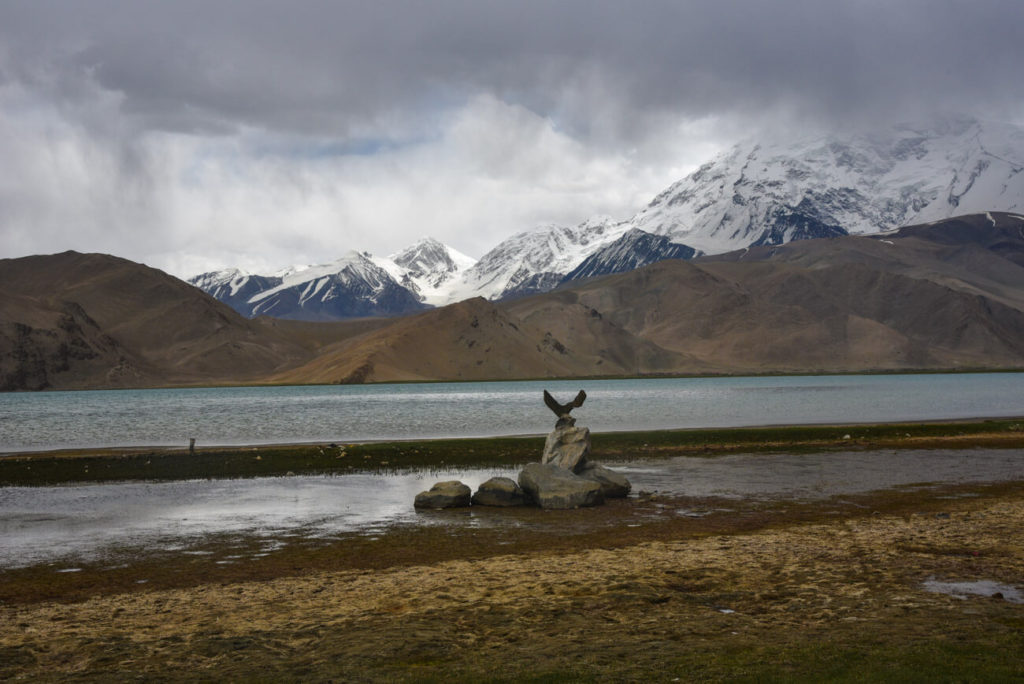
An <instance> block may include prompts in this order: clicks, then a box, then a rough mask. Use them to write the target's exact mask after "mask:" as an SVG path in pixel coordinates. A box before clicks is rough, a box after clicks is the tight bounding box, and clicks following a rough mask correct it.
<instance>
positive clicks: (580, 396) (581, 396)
mask: <svg viewBox="0 0 1024 684" xmlns="http://www.w3.org/2000/svg"><path fill="white" fill-rule="evenodd" d="M586 398H587V393H586V392H584V391H583V390H580V393H579V394H577V395H576V398H575V399H573V400H572V405H573V407H574V408H579V407H580V406H583V401H584V400H585V399H586Z"/></svg>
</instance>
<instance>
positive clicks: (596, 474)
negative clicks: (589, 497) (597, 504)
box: [576, 463, 633, 499]
mask: <svg viewBox="0 0 1024 684" xmlns="http://www.w3.org/2000/svg"><path fill="white" fill-rule="evenodd" d="M576 475H577V476H579V477H581V478H583V479H584V480H591V481H593V482H596V483H598V484H599V485H601V491H602V492H603V493H604V498H606V499H623V498H625V497H627V496H629V490H630V489H632V487H633V486H632V485H631V484H630V483H629V480H628V479H626V476H625V475H623V474H622V473H617V472H615V471H614V470H611V469H609V468H605V467H604V466H603V465H598V464H596V463H587V464H586V465H585V466H583V467H582V468H579V469H577V471H576Z"/></svg>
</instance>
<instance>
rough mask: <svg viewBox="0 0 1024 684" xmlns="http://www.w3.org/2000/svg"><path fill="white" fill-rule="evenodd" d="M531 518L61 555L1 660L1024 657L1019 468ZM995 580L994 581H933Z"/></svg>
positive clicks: (725, 670) (174, 662)
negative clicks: (244, 549)
mask: <svg viewBox="0 0 1024 684" xmlns="http://www.w3.org/2000/svg"><path fill="white" fill-rule="evenodd" d="M456 515H457V514H456ZM521 515H522V520H523V522H524V524H522V525H520V526H517V527H499V526H490V527H487V526H484V527H470V526H465V525H463V526H456V525H435V526H421V527H416V528H412V529H407V530H405V531H404V532H403V531H396V532H394V533H393V534H384V535H380V536H377V537H376V538H373V537H359V538H352V539H349V540H347V541H346V540H337V541H334V542H331V543H328V544H325V545H321V546H319V547H310V546H304V545H302V544H299V545H295V546H291V547H285V548H280V549H277V550H271V551H270V552H269V553H268V555H266V556H263V557H260V558H251V559H248V560H238V561H237V562H235V563H231V564H224V565H218V564H217V560H214V559H218V558H219V559H223V558H221V556H223V555H224V554H225V553H226V551H227V550H226V549H224V548H221V547H219V545H218V543H216V542H215V541H211V544H210V546H209V547H208V548H207V549H206V550H207V551H208V552H209V555H205V556H203V555H197V556H184V555H180V554H179V555H177V556H176V557H173V558H170V559H168V560H165V561H164V562H163V563H161V564H156V565H153V564H151V565H147V564H145V563H141V564H136V565H132V564H131V563H128V566H127V567H126V568H122V569H120V570H108V571H107V574H106V575H104V572H103V571H101V570H100V569H98V568H94V567H88V566H87V567H83V568H82V569H81V570H79V571H78V572H71V573H60V574H58V573H53V574H51V575H50V577H51V578H53V580H54V582H55V583H51V584H49V585H48V586H49V589H48V590H49V591H52V592H55V595H54V596H52V597H50V598H46V597H45V596H44V595H43V594H44V593H45V591H47V589H46V588H45V587H43V586H41V585H40V583H39V577H38V576H37V575H34V574H31V573H28V571H8V572H6V573H4V574H3V576H2V577H3V584H4V585H6V587H5V588H4V592H5V594H4V596H3V599H2V600H3V604H2V605H0V678H5V679H11V680H19V679H21V680H26V681H40V680H43V681H53V680H63V679H68V678H75V679H82V680H85V681H90V680H95V681H109V680H119V681H120V680H125V679H130V678H142V679H146V680H152V681H161V680H168V681H170V680H183V679H190V680H194V679H197V678H198V679H211V680H224V679H233V680H264V681H269V680H275V681H276V680H293V681H330V680H333V681H434V680H446V681H479V680H495V681H502V680H528V681H533V680H538V679H539V680H543V681H563V680H566V679H576V680H594V681H597V680H601V681H607V680H609V679H611V680H618V681H651V680H660V681H671V680H673V679H675V678H676V677H679V678H680V680H681V681H691V680H694V679H708V680H729V681H736V680H743V679H748V680H751V681H753V680H759V681H763V680H765V679H772V678H780V679H805V680H810V679H828V678H832V679H848V680H857V681H864V680H873V679H888V680H901V679H902V680H905V681H926V680H935V679H945V680H948V679H981V680H988V681H994V680H1009V679H1014V678H1019V677H1021V676H1024V669H1022V665H1021V661H1020V659H1019V653H1021V652H1024V606H1022V605H1021V604H1019V603H1015V602H1014V601H1013V600H1011V599H1012V596H1010V595H1009V594H1008V592H1007V591H1006V590H1005V588H1007V587H1009V588H1013V589H1014V590H1019V589H1021V588H1024V543H1022V540H1024V483H1022V482H1009V483H1003V484H988V485H986V484H962V485H956V486H946V487H937V488H936V487H933V488H910V489H907V488H898V489H894V490H890V491H887V492H876V493H870V494H863V495H851V496H842V497H839V498H832V497H826V498H823V499H818V500H816V501H807V502H802V503H800V502H792V501H775V502H750V501H746V500H742V499H732V500H731V501H730V500H728V499H723V498H717V497H713V498H700V497H678V496H673V495H651V496H643V497H639V498H636V499H632V500H629V501H621V502H617V503H616V504H615V505H612V506H606V507H604V508H600V509H589V510H579V511H566V512H542V511H531V512H529V513H527V512H521ZM236 541H237V540H236ZM175 572H177V574H175ZM119 573H120V574H119ZM161 573H163V574H161ZM175 577H176V578H177V579H176V580H174V578H175ZM97 578H99V579H100V582H99V584H90V581H92V580H95V579H97ZM175 582H177V585H175ZM984 582H990V583H992V585H993V586H996V587H997V588H1000V587H1001V588H1003V591H1002V592H1000V591H994V592H992V594H990V595H984V594H977V593H963V592H961V593H956V592H948V593H944V592H941V591H936V590H935V589H936V583H948V584H958V585H962V584H965V583H972V585H973V586H978V584H977V583H984ZM0 586H3V585H0ZM982 586H984V585H982ZM76 587H77V589H76ZM33 592H37V593H35V594H33ZM1008 596H1009V598H1008Z"/></svg>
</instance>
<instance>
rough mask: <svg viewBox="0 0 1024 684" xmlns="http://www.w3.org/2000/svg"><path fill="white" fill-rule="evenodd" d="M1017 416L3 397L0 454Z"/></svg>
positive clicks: (834, 403) (673, 402) (381, 396)
mask: <svg viewBox="0 0 1024 684" xmlns="http://www.w3.org/2000/svg"><path fill="white" fill-rule="evenodd" d="M581 388H582V389H585V390H586V392H587V401H586V404H585V405H584V406H583V407H582V408H581V409H577V410H576V411H575V412H574V415H576V416H578V418H579V420H580V424H582V425H586V426H588V427H590V429H591V430H592V431H595V432H607V431H622V430H650V429H671V428H696V427H739V426H749V425H786V424H814V423H861V422H885V421H914V420H939V419H956V418H977V417H992V418H995V417H1010V416H1024V374H1018V373H977V374H972V373H965V374H937V375H864V376H858V375H823V376H799V377H730V378H664V379H634V380H572V381H523V382H480V383H428V384H382V385H344V386H338V385H331V386H301V387H232V388H200V389H160V390H108V391H85V392H36V393H0V453H4V452H17V451H31V450H44V449H57V448H84V447H119V446H178V447H183V446H187V445H188V440H189V438H195V439H196V440H197V443H198V444H199V445H200V446H203V445H206V446H214V445H237V444H272V443H295V442H357V441H369V440H390V439H421V438H437V437H486V436H497V435H521V434H543V433H545V432H547V431H548V430H550V429H551V425H552V422H553V416H552V415H551V413H550V411H549V410H548V409H547V408H546V407H545V406H544V404H543V402H542V399H541V392H542V390H544V389H548V390H550V391H551V392H552V393H553V394H554V395H555V397H556V398H558V399H560V400H562V401H568V400H569V399H570V398H572V397H573V396H574V395H575V394H576V392H577V391H578V390H579V389H581Z"/></svg>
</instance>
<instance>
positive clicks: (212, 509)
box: [0, 449, 1024, 568]
mask: <svg viewBox="0 0 1024 684" xmlns="http://www.w3.org/2000/svg"><path fill="white" fill-rule="evenodd" d="M609 465H611V466H613V467H615V468H616V469H618V470H621V471H622V472H624V473H625V474H626V476H627V477H629V479H630V480H631V482H632V483H633V491H634V493H636V492H639V491H644V490H646V491H658V492H661V493H665V494H677V495H685V496H692V497H726V498H736V499H741V498H742V499H760V498H787V499H816V498H824V497H830V496H836V495H843V494H855V493H861V492H868V491H875V490H880V489H886V488H892V487H901V486H910V485H926V484H929V483H931V484H957V483H970V482H989V481H1006V480H1024V450H1019V449H1017V450H964V451H866V452H860V451H855V452H840V453H835V452H833V453H818V454H756V455H752V454H737V455H730V456H719V457H714V458H695V457H680V458H674V459H667V460H657V461H645V462H631V463H621V464H609ZM498 475H503V476H508V477H515V476H516V471H515V470H512V469H476V470H458V471H445V472H429V471H416V472H410V473H403V474H396V475H370V474H356V475H336V476H293V477H275V478H254V479H237V480H190V481H183V482H130V483H108V484H92V485H70V486H62V487H7V488H0V568H15V567H23V566H28V565H34V564H37V563H47V562H55V561H58V560H60V561H63V562H76V561H88V560H96V559H97V558H101V557H103V556H104V554H106V553H108V552H109V550H110V549H114V548H119V549H122V550H123V549H131V548H135V549H138V550H141V551H159V550H164V551H173V552H180V553H189V552H194V551H195V550H196V547H197V546H198V545H200V544H201V543H202V541H203V540H204V539H205V538H207V537H208V536H209V535H225V534H226V535H231V534H238V535H248V536H250V537H254V538H257V539H260V540H261V552H262V553H269V552H271V551H273V550H274V549H275V548H279V545H280V544H282V543H284V541H286V540H290V539H291V540H294V539H323V538H332V537H334V536H337V535H344V534H352V533H358V534H367V535H374V534H380V533H382V532H383V531H384V530H385V529H386V528H389V527H391V526H395V525H438V524H443V525H465V526H480V525H517V524H521V521H520V519H519V518H517V517H516V516H515V515H510V514H506V513H503V512H502V511H501V510H499V509H492V510H487V511H481V512H480V513H479V514H477V513H472V514H471V513H469V512H466V511H463V512H452V513H450V514H449V513H446V514H443V515H420V514H417V513H416V512H415V510H414V509H413V507H412V501H413V498H414V497H415V495H416V493H417V492H420V491H422V490H424V489H428V488H429V487H430V486H431V485H432V484H433V483H434V482H436V481H438V480H442V479H459V480H462V481H463V482H465V483H466V484H467V485H469V486H470V487H471V488H473V489H474V490H475V489H476V488H477V487H478V486H479V485H480V483H482V482H483V481H484V480H487V479H488V478H490V477H494V476H498ZM551 521H553V522H552V524H557V518H551V519H550V520H549V522H551ZM228 560H229V561H230V559H228Z"/></svg>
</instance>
